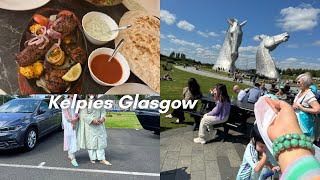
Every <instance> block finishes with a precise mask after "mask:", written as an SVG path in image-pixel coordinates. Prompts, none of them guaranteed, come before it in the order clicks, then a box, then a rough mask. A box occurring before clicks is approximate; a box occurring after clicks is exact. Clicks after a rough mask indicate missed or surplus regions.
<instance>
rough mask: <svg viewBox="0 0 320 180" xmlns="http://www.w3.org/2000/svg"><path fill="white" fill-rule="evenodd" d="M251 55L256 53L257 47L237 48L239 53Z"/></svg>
mask: <svg viewBox="0 0 320 180" xmlns="http://www.w3.org/2000/svg"><path fill="white" fill-rule="evenodd" d="M245 52H247V53H252V54H255V53H256V52H257V47H256V46H244V47H243V46H240V47H239V53H245Z"/></svg>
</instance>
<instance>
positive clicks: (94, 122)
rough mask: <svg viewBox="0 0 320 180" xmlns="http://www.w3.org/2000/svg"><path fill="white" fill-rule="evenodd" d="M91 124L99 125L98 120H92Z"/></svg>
mask: <svg viewBox="0 0 320 180" xmlns="http://www.w3.org/2000/svg"><path fill="white" fill-rule="evenodd" d="M91 124H93V125H100V122H99V120H96V119H95V120H93V121H92V122H91Z"/></svg>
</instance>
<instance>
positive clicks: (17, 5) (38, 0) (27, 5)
mask: <svg viewBox="0 0 320 180" xmlns="http://www.w3.org/2000/svg"><path fill="white" fill-rule="evenodd" d="M49 1H50V0H0V9H7V10H13V11H22V10H30V9H35V8H38V7H41V6H43V5H45V4H47V3H48V2H49Z"/></svg>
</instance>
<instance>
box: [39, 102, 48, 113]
mask: <svg viewBox="0 0 320 180" xmlns="http://www.w3.org/2000/svg"><path fill="white" fill-rule="evenodd" d="M48 108H49V103H48V102H47V101H42V102H41V104H40V107H39V109H40V111H42V112H46V111H48Z"/></svg>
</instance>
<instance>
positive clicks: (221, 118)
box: [193, 84, 231, 144]
mask: <svg viewBox="0 0 320 180" xmlns="http://www.w3.org/2000/svg"><path fill="white" fill-rule="evenodd" d="M214 98H215V101H216V107H215V108H213V109H212V111H210V112H209V113H207V114H205V115H204V116H203V118H202V119H201V122H200V126H199V137H197V138H195V139H194V140H193V141H194V142H195V143H201V144H205V143H206V142H209V141H211V140H213V139H215V138H216V134H217V132H218V130H216V129H214V128H213V125H215V124H220V123H224V122H226V121H227V120H228V118H229V114H230V108H231V105H230V98H229V95H228V92H227V87H226V85H224V84H217V86H216V93H215V95H214ZM208 130H209V132H208Z"/></svg>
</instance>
